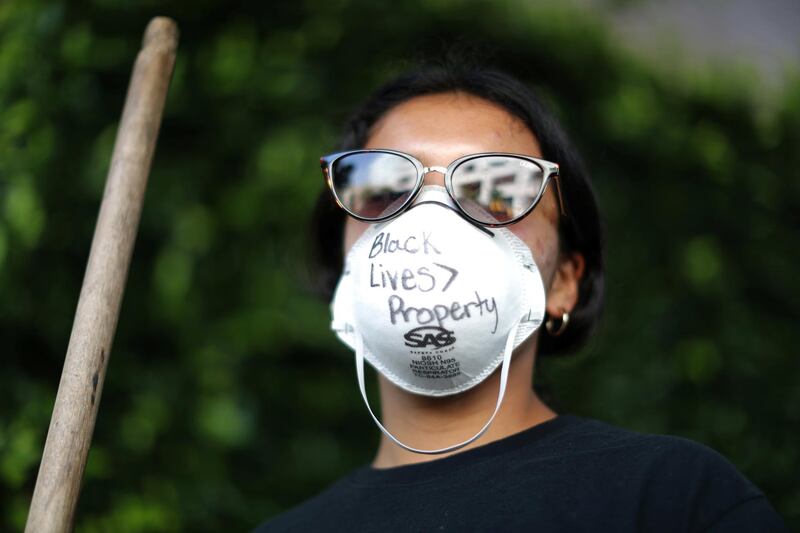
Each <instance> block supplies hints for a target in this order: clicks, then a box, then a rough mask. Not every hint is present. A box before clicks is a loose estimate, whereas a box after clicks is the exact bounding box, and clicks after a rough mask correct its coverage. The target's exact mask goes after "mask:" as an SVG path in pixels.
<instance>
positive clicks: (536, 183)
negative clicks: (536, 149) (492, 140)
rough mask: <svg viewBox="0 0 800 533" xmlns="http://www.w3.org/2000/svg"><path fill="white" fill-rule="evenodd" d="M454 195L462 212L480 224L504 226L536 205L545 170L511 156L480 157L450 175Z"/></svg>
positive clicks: (463, 164) (462, 165) (530, 162)
mask: <svg viewBox="0 0 800 533" xmlns="http://www.w3.org/2000/svg"><path fill="white" fill-rule="evenodd" d="M452 178H453V181H452V185H453V194H454V195H455V200H456V202H458V205H459V206H460V207H461V209H463V210H464V212H466V213H467V214H468V215H469V216H470V217H472V218H473V219H475V220H477V221H478V222H481V223H483V224H504V223H507V222H511V221H513V220H516V219H517V218H519V217H521V216H522V215H523V214H525V213H526V212H527V211H528V210H529V209H530V207H531V206H532V205H533V204H534V202H536V199H537V198H538V197H539V193H540V191H541V189H542V184H543V183H544V170H543V169H542V168H541V167H540V166H539V165H537V164H536V163H534V162H532V161H529V160H527V159H523V158H520V157H514V156H479V157H475V158H473V159H468V160H467V161H464V162H463V163H461V164H460V165H459V166H458V167H456V169H455V170H454V171H453V176H452Z"/></svg>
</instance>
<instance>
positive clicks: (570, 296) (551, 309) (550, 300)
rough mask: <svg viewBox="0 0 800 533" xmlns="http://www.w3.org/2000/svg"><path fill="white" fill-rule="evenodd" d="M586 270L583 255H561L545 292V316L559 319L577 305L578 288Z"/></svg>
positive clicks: (574, 253) (575, 253)
mask: <svg viewBox="0 0 800 533" xmlns="http://www.w3.org/2000/svg"><path fill="white" fill-rule="evenodd" d="M585 268H586V260H585V259H584V258H583V254H580V253H578V252H573V253H571V254H562V255H561V256H560V258H559V264H558V267H557V268H556V271H555V274H554V275H553V280H552V282H551V283H550V290H549V291H548V292H547V314H548V315H550V316H554V317H560V316H561V315H562V313H569V312H571V311H572V309H573V308H574V307H575V304H577V303H578V287H579V286H580V281H581V278H582V277H583V272H584V269H585Z"/></svg>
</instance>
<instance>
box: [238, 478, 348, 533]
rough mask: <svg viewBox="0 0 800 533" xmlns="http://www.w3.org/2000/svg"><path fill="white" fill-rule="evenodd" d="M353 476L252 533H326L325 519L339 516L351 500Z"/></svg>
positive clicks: (341, 480)
mask: <svg viewBox="0 0 800 533" xmlns="http://www.w3.org/2000/svg"><path fill="white" fill-rule="evenodd" d="M353 474H354V473H351V474H349V475H346V476H344V477H342V478H341V479H339V480H338V481H336V482H334V483H332V484H331V485H329V486H328V487H327V488H326V489H324V490H323V491H322V492H320V493H319V494H317V495H316V496H314V497H313V498H311V499H309V500H306V501H305V502H303V503H301V504H300V505H297V506H296V507H293V508H291V509H289V510H288V511H286V512H284V513H281V514H279V515H277V516H275V517H272V518H270V519H268V520H267V521H265V522H264V523H262V524H261V525H259V526H258V527H257V528H256V529H254V530H253V532H252V533H275V532H280V531H324V530H325V528H326V527H329V526H330V524H327V523H326V522H325V520H324V517H326V516H329V515H330V514H337V513H338V512H341V510H342V509H343V508H344V507H345V506H346V504H347V501H348V499H349V486H350V485H349V481H348V480H349V479H350V478H351V477H352V476H353ZM332 512H333V513H332Z"/></svg>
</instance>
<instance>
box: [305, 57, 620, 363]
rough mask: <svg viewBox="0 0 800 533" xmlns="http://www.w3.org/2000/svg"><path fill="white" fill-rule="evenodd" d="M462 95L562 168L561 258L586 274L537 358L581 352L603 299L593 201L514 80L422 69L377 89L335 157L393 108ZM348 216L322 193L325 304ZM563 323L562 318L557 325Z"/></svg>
mask: <svg viewBox="0 0 800 533" xmlns="http://www.w3.org/2000/svg"><path fill="white" fill-rule="evenodd" d="M453 92H457V93H466V94H469V95H472V96H476V97H479V98H481V99H484V100H487V101H489V102H492V103H494V104H496V105H499V106H500V107H501V108H503V109H505V110H506V111H507V112H509V113H510V114H511V115H513V116H515V117H517V118H518V119H520V120H521V121H522V122H523V123H524V124H525V125H526V126H527V127H528V129H529V130H530V131H531V132H532V133H533V135H534V136H535V137H536V139H537V140H538V142H539V146H540V148H541V151H542V157H543V158H544V159H547V160H550V161H554V162H556V163H558V164H559V165H560V178H559V179H560V185H561V192H562V195H563V198H564V205H565V209H566V217H561V218H560V220H559V228H558V233H559V247H560V251H561V253H562V254H571V253H574V252H578V253H580V254H582V255H583V257H584V260H585V263H586V265H585V269H584V273H583V277H582V278H581V281H580V285H579V294H578V302H577V304H576V306H575V308H574V309H572V311H570V317H569V322H568V325H567V327H566V329H565V330H564V332H563V333H562V334H561V335H559V336H552V335H549V334H548V333H547V330H546V328H544V327H542V328H541V330H540V331H541V335H540V337H539V345H538V353H539V354H541V355H544V354H556V353H564V352H570V351H574V350H576V349H577V348H580V347H581V346H582V345H583V344H584V343H585V342H586V340H587V339H588V338H589V337H590V336H591V334H592V332H593V330H594V328H595V327H596V325H597V322H598V319H599V316H600V313H601V310H602V307H603V293H604V277H605V270H604V269H605V267H604V251H603V249H604V235H603V227H602V223H601V219H600V213H599V209H598V205H597V200H596V197H595V193H594V191H593V189H592V186H591V183H590V180H589V175H588V172H587V170H586V168H585V165H584V163H583V160H582V158H581V156H580V154H579V153H578V152H577V150H576V149H575V147H574V146H573V144H572V142H571V141H570V140H569V138H568V137H567V135H566V133H565V132H564V130H563V128H562V127H561V125H560V124H559V122H558V121H557V120H556V118H555V117H554V116H553V114H552V113H550V111H548V110H547V108H546V107H545V106H544V105H543V104H542V102H541V101H540V100H539V99H538V98H537V97H536V96H535V95H534V94H533V92H532V91H531V90H530V89H529V88H528V87H527V86H526V85H524V84H523V83H522V82H520V81H519V80H517V79H516V78H514V77H512V76H510V75H508V74H506V73H504V72H500V71H498V70H495V69H492V68H487V67H475V66H467V65H458V64H452V63H447V64H438V65H428V66H423V67H421V68H419V69H416V70H413V71H410V72H408V73H406V74H403V75H401V76H399V77H397V78H395V79H393V80H391V81H389V82H388V83H386V84H385V85H383V86H382V87H380V88H378V89H377V90H376V91H375V92H374V93H373V94H372V95H371V96H370V97H369V98H367V100H366V101H364V102H363V103H362V104H361V106H360V107H358V109H357V110H356V111H355V113H353V114H352V116H351V117H350V119H349V120H348V121H347V123H346V126H345V129H344V132H343V133H342V135H341V137H340V140H339V144H338V149H339V150H352V149H356V148H361V147H363V146H364V145H365V144H366V142H367V140H368V138H369V136H370V131H371V129H372V127H373V126H374V125H375V123H376V122H377V121H378V120H380V119H381V117H383V116H384V115H385V114H386V113H387V112H388V111H390V110H391V109H392V108H394V107H395V106H397V105H398V104H401V103H403V102H405V101H408V100H411V99H412V98H414V97H417V96H423V95H429V94H440V93H453ZM345 216H346V215H345V213H344V211H343V210H342V209H341V208H339V207H338V206H337V205H336V204H335V202H334V200H333V198H332V195H331V194H330V191H328V190H327V189H324V190H322V191H321V192H320V194H319V197H318V199H317V203H316V206H315V208H314V212H313V214H312V220H311V228H310V230H311V245H312V249H311V261H312V265H311V267H312V268H311V271H312V272H313V273H315V277H316V281H317V282H318V283H319V289H320V292H321V294H322V295H323V296H324V297H326V298H330V297H331V296H332V295H333V290H334V288H335V285H336V281H337V280H338V278H339V276H340V275H341V272H342V262H343V251H342V246H343V238H344V223H345ZM558 318H560V317H558Z"/></svg>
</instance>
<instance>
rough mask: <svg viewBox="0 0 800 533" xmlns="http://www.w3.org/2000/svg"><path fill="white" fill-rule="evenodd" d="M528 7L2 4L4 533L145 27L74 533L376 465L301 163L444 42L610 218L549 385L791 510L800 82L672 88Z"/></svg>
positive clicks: (587, 410)
mask: <svg viewBox="0 0 800 533" xmlns="http://www.w3.org/2000/svg"><path fill="white" fill-rule="evenodd" d="M134 4H135V5H136V7H132V6H133V5H134ZM526 4H527V2H521V1H511V0H509V1H494V2H489V1H486V2H470V1H466V0H461V1H443V0H410V1H404V2H393V3H391V6H392V7H391V9H387V8H386V7H385V6H387V5H389V4H385V3H381V2H374V1H369V0H358V1H356V0H350V1H348V0H301V1H296V2H260V3H252V4H248V5H244V6H236V7H234V6H233V5H232V4H231V3H229V2H211V1H208V0H198V1H194V2H177V1H175V2H155V1H147V2H135V3H134V2H122V1H117V0H96V1H95V2H86V1H83V2H77V1H76V2H69V3H67V2H60V3H59V2H46V1H44V0H24V1H23V0H12V1H8V0H6V1H4V2H2V3H0V351H1V352H2V359H1V360H2V372H0V529H2V530H7V529H18V528H21V526H22V524H23V523H24V520H25V515H26V513H27V506H28V503H29V499H30V495H31V493H32V489H33V483H34V479H35V475H36V470H37V465H38V460H39V455H40V453H41V449H42V446H43V443H44V437H45V432H46V429H47V424H48V419H49V416H50V411H51V409H52V402H53V399H54V396H55V391H56V387H57V383H58V377H59V374H60V370H61V365H62V361H63V357H64V353H65V350H66V345H67V340H68V337H69V332H70V327H71V321H72V315H73V311H74V308H75V304H76V301H77V296H78V292H79V288H80V283H81V278H82V274H83V268H84V265H85V260H86V257H87V254H88V249H89V243H90V240H91V235H92V230H93V225H94V220H95V216H96V211H97V207H98V205H99V199H100V196H101V192H102V186H103V182H104V178H105V172H106V170H107V165H108V160H109V156H110V151H111V147H112V143H113V140H114V134H115V128H116V125H117V120H118V117H119V112H120V110H121V107H122V102H123V98H124V94H125V88H126V84H127V80H128V75H129V72H130V67H131V64H132V61H133V58H134V56H135V53H136V51H137V49H138V46H139V41H140V38H141V33H142V31H143V29H144V26H145V24H146V22H147V20H148V18H149V17H150V16H152V15H155V14H167V15H171V16H173V17H175V18H176V19H177V21H178V22H179V24H180V27H181V31H182V41H181V47H180V53H179V57H178V63H177V69H176V73H175V77H174V81H173V85H172V89H171V93H170V96H169V101H168V105H167V110H166V115H165V119H164V123H163V127H162V135H161V139H160V144H159V148H158V151H157V154H156V159H155V162H154V168H153V173H152V175H151V181H150V186H149V190H148V194H147V201H146V204H145V210H144V214H143V220H142V225H141V229H140V235H139V240H138V243H137V248H136V251H135V256H134V261H133V264H132V266H131V272H130V280H129V284H128V289H127V293H126V297H125V301H124V304H123V311H122V316H121V318H120V325H119V330H118V334H117V337H116V341H115V346H114V350H113V356H112V357H111V362H110V367H109V374H108V379H107V381H106V387H105V391H104V394H103V398H102V405H101V409H100V414H99V418H98V424H97V428H96V433H95V438H94V444H93V448H92V452H91V456H90V460H89V465H88V467H87V471H86V477H85V486H84V489H83V494H82V497H81V501H80V504H79V509H78V517H77V528H78V531H88V532H94V531H98V532H100V531H165V530H186V531H220V530H225V531H228V530H230V531H234V530H245V529H247V528H249V527H252V526H254V525H255V524H256V523H258V522H259V521H260V520H262V519H263V518H265V517H267V516H270V515H273V514H275V513H277V512H279V511H281V510H282V509H285V508H287V507H288V506H291V505H293V504H295V503H297V502H299V501H301V500H303V499H304V498H306V497H308V496H310V495H311V494H313V493H314V492H315V491H318V490H320V489H321V488H322V487H323V486H324V485H326V484H327V483H329V482H330V481H332V480H333V479H335V478H336V477H337V476H339V475H341V474H343V473H344V472H346V471H348V470H349V469H351V468H353V467H355V466H356V465H359V464H361V463H363V462H365V461H368V460H369V459H370V454H371V452H372V450H373V449H374V446H375V443H376V442H377V438H378V435H377V432H376V430H375V428H374V426H373V424H372V422H371V421H370V420H369V418H368V416H367V415H366V412H365V410H364V408H363V406H362V404H361V400H360V398H359V397H358V393H357V391H356V386H355V381H354V375H353V365H352V359H351V355H350V353H349V352H347V351H346V350H345V349H344V348H343V347H342V346H340V345H339V344H337V342H336V341H335V339H334V337H333V336H332V335H331V333H329V331H328V313H327V308H326V305H325V303H323V302H320V301H317V300H315V299H314V298H313V297H312V296H310V295H309V294H308V291H307V290H306V289H305V281H304V279H303V277H302V276H298V275H297V274H298V273H299V272H301V271H302V257H303V253H304V250H305V248H306V247H307V245H308V242H307V240H306V238H305V236H304V233H303V227H304V224H305V223H306V220H307V218H308V213H309V210H310V207H311V205H312V203H313V200H314V198H315V196H316V195H317V193H318V191H319V190H320V188H321V187H322V180H321V177H320V175H319V171H318V163H317V161H318V157H319V156H320V155H321V154H322V153H325V152H327V151H329V150H330V149H331V148H332V147H333V142H334V139H335V135H336V132H337V129H338V127H339V124H340V123H341V121H342V119H343V118H344V117H345V116H346V114H347V112H348V110H349V109H350V108H352V107H353V106H354V105H355V103H356V102H358V101H359V100H360V99H361V98H363V97H364V96H365V95H366V94H367V93H368V92H369V91H370V89H371V88H373V87H374V86H375V85H376V84H377V83H379V82H380V81H382V80H385V79H386V78H387V77H388V76H389V75H391V74H392V73H394V72H397V71H399V70H402V69H403V68H405V67H406V66H408V64H409V59H411V58H414V57H415V56H416V55H419V54H422V53H432V52H436V51H437V50H441V49H442V48H444V47H445V46H447V45H449V44H451V43H453V42H456V41H460V40H467V41H471V42H479V43H486V44H488V45H490V47H491V48H492V49H493V50H494V52H493V53H492V54H491V55H490V57H491V58H492V59H493V61H494V62H495V63H497V64H498V65H499V66H501V67H502V68H505V69H508V70H510V71H512V72H514V73H516V74H517V75H519V76H521V77H523V78H524V79H525V80H527V81H529V82H530V84H531V85H532V86H534V87H535V88H536V89H537V90H538V91H539V92H540V93H541V94H542V95H543V96H544V97H545V98H546V99H547V100H548V101H549V102H550V103H551V104H552V105H553V106H554V107H555V108H556V110H557V112H558V115H559V116H560V117H561V118H562V119H563V121H564V123H565V124H566V126H567V128H568V129H569V130H570V131H571V132H572V134H573V135H574V137H575V139H576V140H577V142H578V144H579V145H580V146H581V148H582V150H583V151H584V153H585V155H586V157H587V159H588V162H589V164H590V167H591V169H592V171H593V175H594V180H595V184H596V186H597V189H598V191H599V194H600V197H601V202H602V209H603V211H604V213H605V215H606V217H607V224H608V233H609V245H608V307H607V313H606V316H605V320H604V322H603V325H602V327H601V329H600V332H599V334H598V336H597V337H596V339H595V341H594V342H592V344H591V345H590V346H589V347H587V349H586V350H584V351H583V353H582V354H579V355H576V356H572V357H566V358H562V359H558V360H548V361H544V362H543V364H542V365H541V368H540V372H539V375H538V377H537V379H538V380H539V381H542V385H543V386H546V387H547V388H548V389H549V390H550V392H551V394H552V396H553V398H554V402H555V404H556V405H557V406H558V408H559V409H561V410H563V411H568V412H573V413H576V414H579V415H583V416H591V417H597V418H600V419H603V420H606V421H609V422H612V423H616V424H619V425H622V426H625V427H629V428H633V429H638V430H644V431H651V432H665V433H672V434H677V435H683V436H686V437H689V438H693V439H696V440H699V441H701V442H703V443H706V444H708V445H710V446H712V447H714V448H716V449H717V450H719V451H721V452H722V453H723V454H725V455H726V456H727V457H729V458H730V459H731V460H732V461H733V462H734V463H735V464H736V465H737V466H738V467H739V468H740V469H741V470H742V471H743V472H744V473H745V474H746V475H747V476H749V477H750V478H751V479H752V480H753V481H755V482H756V483H757V484H758V485H759V486H761V487H762V488H763V489H764V490H765V491H766V493H767V495H768V496H769V497H770V499H771V500H772V501H773V502H774V504H775V505H776V506H777V508H778V509H779V511H780V512H781V513H782V514H783V515H784V516H785V517H786V518H787V520H789V521H790V523H791V524H793V525H794V526H800V514H798V509H800V487H798V483H797V473H798V472H800V457H799V454H800V446H798V434H800V427H799V426H800V424H799V423H798V421H799V418H800V358H798V356H797V353H796V352H795V350H796V349H797V341H798V324H797V322H798V318H800V313H798V301H800V276H798V273H797V267H796V261H797V259H798V238H797V231H798V229H800V224H798V222H799V220H798V218H799V217H798V214H800V179H798V178H800V172H798V168H800V149H799V148H800V90H798V89H800V84H798V83H794V84H793V85H792V84H790V86H789V88H788V89H787V90H786V94H785V95H775V96H764V95H758V94H756V91H757V90H758V87H759V84H758V82H757V80H748V79H747V77H746V76H742V75H734V74H727V75H725V74H715V73H702V74H695V75H692V76H688V75H686V76H676V75H674V74H670V72H673V73H674V72H676V71H677V69H674V68H671V67H670V66H669V65H644V64H642V63H640V62H637V61H635V60H633V59H632V58H631V57H630V56H629V55H627V53H626V52H623V51H622V49H621V48H620V47H619V46H617V45H615V44H614V43H613V41H612V39H610V37H609V36H608V35H607V33H606V31H605V30H604V29H603V25H602V24H600V23H599V22H598V21H596V20H595V19H593V18H591V17H590V16H589V15H587V14H586V13H579V12H572V11H569V10H563V9H561V10H545V9H544V8H541V7H539V8H529V7H525V6H526ZM664 61H665V62H668V61H669V58H664ZM756 102H760V104H759V105H756ZM765 103H766V104H768V105H766V106H765V105H764V104H765Z"/></svg>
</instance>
